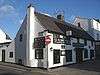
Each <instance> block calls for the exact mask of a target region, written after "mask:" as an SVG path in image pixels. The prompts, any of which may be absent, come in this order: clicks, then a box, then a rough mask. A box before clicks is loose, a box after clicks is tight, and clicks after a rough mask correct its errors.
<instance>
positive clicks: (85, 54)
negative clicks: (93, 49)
mask: <svg viewBox="0 0 100 75" xmlns="http://www.w3.org/2000/svg"><path fill="white" fill-rule="evenodd" d="M84 58H88V50H87V49H84Z"/></svg>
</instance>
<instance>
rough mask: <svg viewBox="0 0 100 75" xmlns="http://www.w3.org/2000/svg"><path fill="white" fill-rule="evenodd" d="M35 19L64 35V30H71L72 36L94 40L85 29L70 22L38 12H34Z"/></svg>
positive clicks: (47, 27)
mask: <svg viewBox="0 0 100 75" xmlns="http://www.w3.org/2000/svg"><path fill="white" fill-rule="evenodd" d="M35 15H36V17H37V19H38V20H39V21H40V23H41V25H42V26H43V27H45V29H47V30H48V31H53V32H57V33H61V34H64V35H66V31H68V30H72V34H73V35H72V36H71V37H76V38H83V39H88V40H94V39H93V38H92V37H91V36H90V35H89V34H88V33H87V32H86V31H84V30H83V29H82V28H80V27H77V26H75V25H72V24H71V23H68V22H65V21H60V20H58V19H56V18H54V17H50V16H47V15H44V14H41V13H38V12H35Z"/></svg>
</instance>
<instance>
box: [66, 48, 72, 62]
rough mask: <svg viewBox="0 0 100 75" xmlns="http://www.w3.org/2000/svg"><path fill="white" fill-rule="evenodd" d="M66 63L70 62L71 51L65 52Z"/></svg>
mask: <svg viewBox="0 0 100 75" xmlns="http://www.w3.org/2000/svg"><path fill="white" fill-rule="evenodd" d="M65 53H66V62H71V61H72V50H66V51H65Z"/></svg>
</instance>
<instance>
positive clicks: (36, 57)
mask: <svg viewBox="0 0 100 75" xmlns="http://www.w3.org/2000/svg"><path fill="white" fill-rule="evenodd" d="M39 51H40V52H39ZM43 56H44V55H43V49H42V48H38V49H35V59H43V58H44V57H43Z"/></svg>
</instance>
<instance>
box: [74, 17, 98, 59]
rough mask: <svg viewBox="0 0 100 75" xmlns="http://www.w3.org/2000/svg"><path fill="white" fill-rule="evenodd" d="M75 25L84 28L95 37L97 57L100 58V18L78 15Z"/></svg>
mask: <svg viewBox="0 0 100 75" xmlns="http://www.w3.org/2000/svg"><path fill="white" fill-rule="evenodd" d="M74 25H76V26H79V27H81V28H83V29H84V30H85V31H86V32H87V33H88V34H89V35H91V36H92V37H93V38H94V39H95V50H96V58H98V59H99V58H100V50H99V49H100V20H99V19H95V18H93V19H89V18H83V17H76V18H75V20H74Z"/></svg>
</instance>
